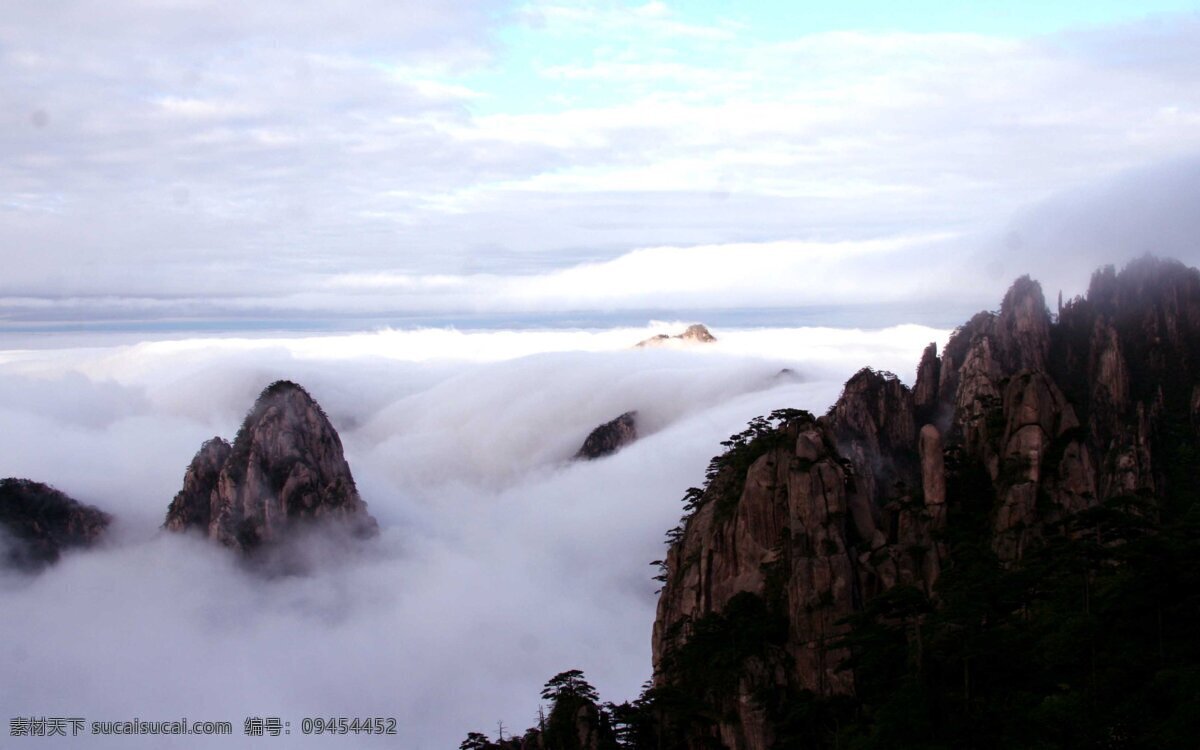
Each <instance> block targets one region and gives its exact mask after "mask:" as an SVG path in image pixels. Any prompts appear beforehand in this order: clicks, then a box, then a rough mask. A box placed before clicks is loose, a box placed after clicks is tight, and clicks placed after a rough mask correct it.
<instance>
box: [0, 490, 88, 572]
mask: <svg viewBox="0 0 1200 750" xmlns="http://www.w3.org/2000/svg"><path fill="white" fill-rule="evenodd" d="M109 521H110V518H109V516H108V514H107V513H104V512H103V511H101V510H98V509H96V508H93V507H92V506H90V505H84V504H83V503H80V502H78V501H76V500H73V499H71V498H70V497H68V496H67V495H65V494H63V493H62V492H59V491H58V490H56V489H54V488H53V487H50V486H48V485H45V484H41V483H40V482H33V481H30V480H28V479H14V478H8V479H0V535H2V536H3V537H4V539H3V540H2V542H3V554H4V563H5V564H7V565H9V566H12V567H16V568H19V569H23V570H36V569H38V568H41V567H43V566H45V565H48V564H50V563H53V562H56V561H57V560H58V559H59V557H60V555H61V554H62V552H63V551H64V550H66V549H70V548H72V547H88V546H91V545H92V544H94V543H95V542H97V541H98V540H99V539H100V538H101V537H102V536H103V534H104V531H105V529H107V528H108V524H109Z"/></svg>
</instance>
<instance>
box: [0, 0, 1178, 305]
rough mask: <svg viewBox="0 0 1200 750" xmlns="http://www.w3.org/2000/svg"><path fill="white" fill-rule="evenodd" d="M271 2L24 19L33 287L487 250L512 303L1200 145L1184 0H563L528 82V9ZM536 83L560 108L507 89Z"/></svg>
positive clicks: (856, 228)
mask: <svg viewBox="0 0 1200 750" xmlns="http://www.w3.org/2000/svg"><path fill="white" fill-rule="evenodd" d="M243 6H246V7H242V6H239V7H238V8H236V9H227V10H228V12H227V13H222V14H215V13H207V12H204V11H203V10H202V6H201V5H198V4H190V3H187V4H177V5H174V6H170V7H169V8H168V7H165V6H164V7H156V8H149V7H144V6H141V5H138V4H135V3H132V2H129V3H126V2H119V3H109V4H105V5H104V6H100V5H97V4H93V3H84V2H73V3H61V4H56V9H55V10H54V11H53V13H52V12H51V11H50V10H48V6H46V7H43V6H41V5H37V4H32V5H28V4H27V5H24V6H22V7H21V8H20V9H14V10H13V12H11V13H7V14H5V17H4V18H3V19H0V42H2V43H3V55H2V57H0V66H3V70H4V72H5V73H6V75H3V76H0V104H3V107H0V112H3V113H4V114H0V149H2V150H3V151H4V153H5V154H6V155H7V156H8V158H6V159H5V161H4V163H3V164H0V247H3V248H4V250H3V252H4V258H5V260H6V261H8V263H7V264H6V268H7V269H8V271H9V272H8V273H7V274H6V275H5V278H4V279H3V281H0V298H3V299H2V300H0V304H2V305H3V307H5V308H6V309H7V310H9V311H11V314H12V315H15V316H17V317H21V318H25V319H32V318H34V317H38V315H37V314H35V310H34V309H33V307H32V306H31V305H30V304H28V302H27V301H28V300H29V299H32V298H38V299H42V300H49V301H51V302H52V303H53V305H55V306H59V307H61V308H62V310H63V314H70V313H72V311H78V313H79V314H80V315H97V314H105V315H108V316H109V317H112V316H118V315H120V314H121V309H122V308H125V307H131V306H141V307H142V308H143V309H144V312H143V313H142V315H145V314H147V312H146V311H149V310H153V311H154V312H153V314H154V315H156V316H160V317H179V316H185V317H186V316H189V315H196V314H198V313H203V312H204V311H206V312H208V313H213V312H220V313H224V312H228V310H229V309H230V308H231V307H232V308H235V309H241V310H256V311H261V310H265V309H271V310H274V311H275V312H281V311H283V310H291V309H296V308H297V307H299V308H301V309H306V308H308V309H327V307H328V305H330V304H334V305H336V300H334V297H333V296H332V294H331V291H330V290H332V289H334V288H335V287H336V286H337V285H339V284H342V283H343V281H344V279H345V278H357V277H359V276H361V277H369V276H371V275H372V274H375V275H381V274H383V275H390V276H393V277H395V278H399V277H401V276H405V277H411V278H412V279H414V280H417V281H415V282H414V283H416V284H417V285H418V287H420V289H421V294H420V295H419V297H418V298H423V297H424V294H425V291H426V290H425V287H427V286H429V285H430V284H432V283H433V282H432V281H431V280H432V279H435V278H446V279H456V278H460V277H470V281H469V285H470V286H472V287H473V291H474V292H475V293H476V294H475V296H473V297H472V298H471V299H470V300H469V301H468V303H467V305H468V307H467V309H475V308H476V307H483V308H487V307H489V306H497V305H500V304H504V305H508V304H509V302H508V301H503V302H501V301H499V300H497V299H493V298H490V297H487V296H482V297H481V296H479V294H483V295H488V294H499V295H504V294H506V293H507V290H508V289H510V288H511V286H510V285H509V284H508V283H495V282H493V281H491V280H488V279H485V278H482V276H517V277H520V276H527V275H529V274H531V273H544V272H545V271H546V270H547V269H553V268H558V269H564V268H567V267H569V266H572V265H577V264H578V263H579V262H580V261H581V260H582V261H587V262H595V261H598V260H604V259H610V260H611V259H615V258H618V257H619V256H623V255H627V254H630V253H632V252H634V251H636V250H637V249H639V248H647V247H655V246H676V247H688V246H710V245H733V244H737V243H772V242H781V241H793V240H799V241H804V242H830V243H836V242H843V241H859V240H863V239H867V238H889V237H906V236H914V235H926V234H936V233H946V232H950V233H954V234H958V235H962V236H970V235H971V233H973V232H980V231H984V230H986V229H989V228H994V227H995V226H997V225H999V224H1002V223H1003V222H1004V221H1005V220H1006V218H1007V217H1008V216H1009V215H1011V214H1012V213H1013V212H1014V211H1017V210H1019V209H1020V208H1021V207H1023V206H1027V205H1030V204H1033V203H1036V202H1037V201H1038V200H1040V199H1042V198H1045V197H1047V196H1050V195H1053V194H1055V193H1057V192H1060V191H1063V190H1069V189H1073V188H1078V187H1080V186H1082V185H1086V184H1090V183H1094V182H1097V181H1102V180H1104V179H1108V178H1109V177H1111V176H1112V175H1114V174H1117V173H1119V172H1120V171H1121V170H1124V169H1128V168H1131V167H1135V166H1138V165H1144V164H1147V163H1155V162H1162V161H1170V160H1174V159H1180V158H1186V157H1189V156H1190V155H1193V154H1195V153H1198V152H1200V130H1197V128H1196V127H1195V123H1196V122H1197V120H1198V119H1200V84H1198V83H1197V81H1200V76H1198V75H1197V72H1198V70H1197V67H1196V63H1195V56H1194V55H1193V54H1192V52H1191V51H1192V50H1193V49H1194V48H1195V42H1196V37H1197V34H1200V24H1198V23H1197V21H1196V20H1195V18H1193V17H1191V16H1186V15H1181V16H1179V17H1176V18H1175V19H1173V20H1174V22H1173V23H1172V24H1160V25H1157V26H1155V25H1152V24H1146V25H1131V26H1124V27H1111V28H1103V29H1098V30H1093V31H1090V32H1086V33H1084V32H1078V33H1074V32H1073V33H1065V34H1059V35H1055V36H1048V37H1041V38H1036V39H1029V40H1016V39H994V38H988V37H984V36H979V35H970V34H939V35H921V34H894V33H865V32H855V33H849V32H838V33H825V34H814V35H807V36H797V37H796V38H793V39H788V40H785V41H781V42H777V43H756V44H746V43H744V42H745V41H746V40H745V38H744V36H739V35H744V34H746V33H748V32H747V30H746V29H744V28H741V27H738V26H737V25H735V24H730V23H726V22H720V21H718V22H713V23H712V24H709V25H708V26H695V25H693V26H694V28H690V29H684V30H682V31H681V30H680V29H677V28H676V27H675V26H672V25H671V24H672V23H678V18H676V17H675V16H674V15H673V13H672V11H671V8H670V7H669V6H667V7H661V6H659V5H656V4H651V5H650V6H646V7H643V8H641V9H640V10H639V9H637V8H624V9H620V8H616V7H615V6H613V7H608V6H604V5H602V4H596V5H586V4H585V5H571V6H560V5H557V4H549V5H542V4H534V5H532V6H530V7H529V8H526V11H525V16H524V17H526V18H527V19H534V18H535V17H536V18H539V19H540V21H538V22H537V23H540V24H541V25H540V26H536V25H530V26H529V27H528V28H526V29H525V30H524V31H523V33H524V34H526V35H528V36H529V38H531V39H533V40H535V42H534V43H536V42H537V40H541V41H547V42H551V41H555V40H557V41H559V42H563V40H566V42H569V43H571V44H575V43H576V42H577V43H578V46H579V50H578V51H579V53H580V54H579V55H578V57H577V58H564V59H562V60H559V59H551V60H548V61H546V62H545V63H544V64H542V63H538V62H536V61H535V62H534V63H531V65H532V67H531V68H530V70H528V71H526V73H527V74H528V75H529V76H532V77H531V78H529V79H528V81H526V82H525V83H526V84H528V85H532V86H534V87H535V90H533V91H525V92H520V91H506V90H504V89H503V85H506V84H502V83H500V84H494V83H489V80H490V79H488V78H487V75H486V74H488V73H489V72H490V73H504V72H505V71H506V69H505V67H504V66H505V65H507V64H509V63H510V62H511V61H510V60H508V59H507V58H505V57H504V55H505V54H507V52H506V50H505V48H504V47H502V46H499V45H498V44H497V43H496V41H495V39H494V37H493V33H494V31H495V29H496V28H497V24H502V23H504V22H505V20H506V19H507V18H511V16H505V14H504V13H498V14H491V13H490V9H488V8H486V7H483V8H479V7H476V6H474V5H471V6H470V7H467V6H463V7H461V8H460V7H459V6H455V7H454V8H449V7H448V6H447V8H444V9H440V10H439V9H432V8H428V7H426V6H425V5H422V4H410V3H406V4H400V5H393V4H387V3H384V4H379V5H372V6H370V7H368V8H366V9H364V10H363V12H362V15H363V16H369V17H371V18H372V23H370V24H366V25H364V24H362V23H358V22H357V21H354V20H353V19H346V18H342V17H341V16H338V17H337V18H334V17H333V16H332V15H330V11H328V9H327V8H326V7H325V6H321V5H320V4H302V5H300V6H295V5H289V6H288V8H287V10H286V11H284V10H280V9H279V8H278V7H275V6H271V5H270V4H263V3H251V4H243ZM518 15H519V14H518ZM530 23H531V24H533V21H532V20H531V21H530ZM676 32H679V33H676ZM681 34H682V36H681ZM539 35H540V36H539ZM706 35H707V36H706ZM730 35H732V37H731V38H716V37H730ZM708 36H713V37H714V38H712V39H709V38H707V37H708ZM521 51H522V52H525V51H527V50H521ZM489 66H491V67H489ZM510 72H511V71H510ZM465 73H472V74H479V75H475V77H471V78H464V77H463V75H464V74H465ZM518 73H519V71H518ZM481 75H482V77H480V76H481ZM538 76H543V77H538ZM491 85H494V86H496V88H492V89H489V86H491ZM509 85H510V84H509ZM540 94H545V95H546V96H547V97H549V96H551V95H555V96H559V95H561V96H560V100H561V101H568V100H569V101H575V102H576V104H574V105H572V106H563V105H553V106H551V105H549V104H548V103H547V102H548V101H549V99H546V100H545V101H542V102H541V103H540V104H538V102H539V101H541V100H539V98H538V97H539V95H540ZM522 95H523V96H524V97H525V98H527V99H531V100H532V101H533V102H534V103H535V104H536V106H528V105H519V104H517V103H516V102H515V101H514V102H513V103H512V106H511V107H510V106H507V105H508V104H509V102H508V101H507V97H510V96H512V97H517V98H520V96H522ZM482 106H487V107H488V109H481V110H478V113H476V112H477V110H474V109H472V108H473V107H482ZM965 250H966V248H962V247H957V246H954V247H952V246H951V245H944V246H943V251H944V252H946V253H949V252H950V251H953V252H954V253H960V254H961V253H963V252H965ZM913 252H914V254H913V255H912V256H911V257H910V265H912V264H916V263H925V262H926V261H927V259H928V255H926V251H925V250H914V251H913ZM952 261H953V258H946V257H944V256H943V257H939V258H938V263H937V264H936V265H939V266H942V265H946V263H947V262H952ZM889 270H890V269H889ZM331 277H335V280H334V282H333V285H332V286H329V285H326V284H325V283H324V282H325V280H328V279H330V278H331ZM851 279H864V280H866V284H865V285H864V286H863V287H862V288H861V289H857V290H855V289H854V288H853V287H852V285H851V284H846V285H845V286H844V289H845V291H846V292H847V293H851V294H854V295H855V297H856V298H857V299H861V298H863V297H865V296H866V295H868V294H870V293H872V290H873V289H875V288H878V287H879V286H884V285H885V284H884V282H885V281H886V279H883V280H880V279H879V278H878V277H877V276H875V275H874V274H873V273H872V269H871V268H870V267H862V266H860V267H857V268H856V269H855V272H854V273H851V274H847V275H846V276H844V277H843V279H842V280H843V281H848V280H851ZM941 282H942V287H943V288H945V287H947V286H948V287H951V288H956V287H958V286H959V284H957V283H956V282H954V281H947V280H946V279H945V278H944V277H943V278H942V279H941ZM454 283H456V284H457V283H459V282H457V281H455V282H454ZM512 283H513V284H515V285H520V284H523V283H525V282H524V281H522V280H521V279H520V278H517V279H516V280H515V281H513V282H512ZM985 291H986V292H987V293H989V294H990V291H991V289H990V287H988V288H987V289H986V290H985ZM291 292H295V294H296V299H291V298H290V297H289V293H291ZM313 295H315V296H317V297H322V295H325V296H324V297H322V301H321V303H320V304H315V303H312V302H311V299H312V297H313ZM18 298H23V299H24V300H25V301H22V300H19V299H18ZM108 298H111V299H116V300H121V302H120V303H119V305H118V306H117V307H115V308H114V307H110V308H109V309H108V310H107V312H103V310H102V309H103V308H104V306H105V304H106V303H102V302H101V301H100V300H103V299H108ZM135 298H142V299H143V300H144V301H143V302H136V303H135V302H133V300H134V299H135ZM226 298H236V299H238V300H240V301H239V302H237V303H236V304H233V305H231V306H230V305H226V304H225V299H226ZM59 300H63V301H62V302H61V303H60V302H59ZM72 300H74V301H72ZM306 300H308V301H306ZM360 303H361V300H347V302H346V304H347V305H348V306H349V308H350V309H354V308H355V306H356V305H359V304H360ZM398 304H399V306H400V307H405V306H406V304H405V302H404V301H401V302H400V303H398ZM276 305H279V306H280V307H275V306H276ZM42 319H43V320H45V318H42Z"/></svg>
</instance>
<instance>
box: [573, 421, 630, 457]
mask: <svg viewBox="0 0 1200 750" xmlns="http://www.w3.org/2000/svg"><path fill="white" fill-rule="evenodd" d="M637 437H638V434H637V412H636V411H627V412H625V413H624V414H622V415H621V416H619V417H617V418H616V419H614V420H612V421H610V422H605V423H604V424H602V425H600V426H599V427H597V428H596V429H594V430H592V431H591V432H590V433H588V436H587V438H586V439H585V440H584V441H583V445H581V446H579V451H578V452H577V453H576V454H575V458H576V459H580V458H582V459H587V460H591V459H593V458H600V457H601V456H608V455H610V454H613V453H616V452H617V451H619V450H620V449H621V448H624V447H625V446H626V445H629V444H630V443H632V442H633V441H634V440H637Z"/></svg>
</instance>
